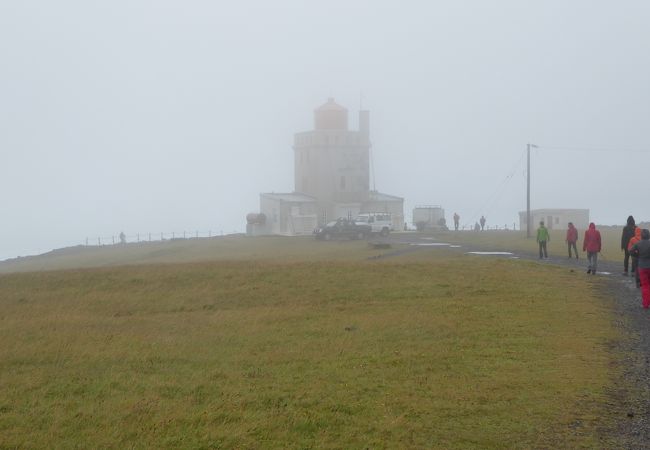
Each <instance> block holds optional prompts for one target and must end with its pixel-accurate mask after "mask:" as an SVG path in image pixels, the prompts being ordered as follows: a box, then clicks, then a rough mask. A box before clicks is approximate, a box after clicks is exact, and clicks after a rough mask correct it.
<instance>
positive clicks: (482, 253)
mask: <svg viewBox="0 0 650 450" xmlns="http://www.w3.org/2000/svg"><path fill="white" fill-rule="evenodd" d="M467 254H468V255H481V256H490V255H496V256H512V253H511V252H467Z"/></svg>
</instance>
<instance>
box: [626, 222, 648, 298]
mask: <svg viewBox="0 0 650 450" xmlns="http://www.w3.org/2000/svg"><path fill="white" fill-rule="evenodd" d="M630 253H631V254H632V255H635V256H636V257H637V258H639V263H638V266H637V270H638V273H639V278H641V297H642V298H643V308H644V309H648V308H649V307H650V231H648V230H646V229H644V230H643V231H641V240H640V241H639V242H637V243H636V244H634V245H633V246H632V249H631V250H630Z"/></svg>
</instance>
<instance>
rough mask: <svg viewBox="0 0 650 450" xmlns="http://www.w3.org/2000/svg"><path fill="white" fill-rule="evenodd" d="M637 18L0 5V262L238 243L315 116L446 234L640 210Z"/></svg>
mask: <svg viewBox="0 0 650 450" xmlns="http://www.w3.org/2000/svg"><path fill="white" fill-rule="evenodd" d="M649 19H650V4H648V3H647V2H644V1H641V0H639V1H621V2H616V3H613V2H605V1H586V0H583V1H579V0H576V1H572V2H563V1H547V2H521V1H514V0H513V1H495V2H481V1H463V2H424V1H412V2H389V1H381V0H372V1H370V0H355V1H343V0H332V1H329V2H325V3H323V2H305V1H299V0H294V1H290V0H279V1H275V2H265V1H238V2H208V1H190V2H178V1H166V0H163V1H142V0H131V1H124V0H115V1H112V2H104V3H95V2H84V1H81V0H79V1H70V0H62V1H58V2H46V1H20V2H2V3H0V192H2V208H1V211H2V214H1V215H0V217H1V219H2V220H0V236H1V237H0V259H5V258H9V257H14V256H18V255H26V254H32V253H40V252H45V251H48V250H50V249H53V248H57V247H63V246H70V245H77V244H82V243H84V241H85V239H86V238H87V237H90V238H93V237H98V236H101V237H106V236H116V235H118V234H119V233H120V232H121V231H124V232H125V233H126V234H128V235H129V236H133V235H135V234H136V233H142V237H143V239H144V238H145V236H146V235H147V233H149V232H151V233H153V234H155V235H158V236H159V235H160V233H161V232H164V233H171V232H176V233H182V232H183V231H186V232H187V233H194V232H195V231H200V232H202V233H206V232H211V233H212V234H220V233H222V232H223V233H231V232H233V231H239V232H243V231H244V229H245V225H246V218H245V217H246V214H247V213H248V212H252V211H258V210H259V206H260V205H259V201H260V200H259V194H260V193H261V192H291V191H293V189H294V185H293V176H294V175H293V174H294V167H293V163H294V154H293V150H292V145H293V135H294V133H296V132H299V131H306V130H311V129H312V128H313V110H314V108H316V107H318V106H319V105H321V104H322V103H324V102H325V101H326V100H327V98H328V97H334V98H335V99H336V101H337V102H338V103H339V104H341V105H343V106H345V107H347V108H348V110H349V112H350V118H351V123H350V126H351V128H356V127H357V123H356V119H355V117H356V113H357V111H358V110H359V108H360V106H362V107H363V108H364V109H368V110H369V111H370V139H371V141H372V157H373V164H374V179H373V180H371V185H373V184H374V185H375V186H376V188H377V189H378V190H380V191H382V192H389V193H391V194H394V195H398V196H401V197H404V199H405V203H404V213H405V216H406V220H407V222H410V218H409V216H410V213H411V210H412V208H413V207H414V206H416V205H421V204H436V205H442V206H443V207H444V208H445V210H446V215H447V220H448V221H450V220H451V216H452V215H453V213H454V212H458V213H459V214H460V216H461V222H462V223H463V224H473V223H474V221H476V220H477V219H478V217H480V216H481V215H485V216H486V218H487V221H488V225H499V226H503V225H505V224H508V225H509V226H511V225H512V223H513V222H517V224H518V215H517V213H518V211H521V210H524V209H525V207H526V191H525V188H526V181H525V150H526V144H527V143H533V144H536V145H538V146H539V148H538V149H536V150H534V151H533V152H532V169H531V175H532V205H531V206H532V207H533V208H589V209H590V210H591V219H592V220H594V221H596V222H597V223H600V224H623V223H624V222H625V218H626V217H627V216H628V215H629V214H633V215H634V216H635V217H636V218H637V220H638V221H640V220H650V211H649V210H648V207H647V202H646V201H645V200H643V198H644V195H643V190H644V187H645V186H644V183H643V182H644V180H645V178H646V177H645V168H644V166H645V160H646V159H647V158H648V152H650V143H649V139H648V121H649V119H650V85H649V84H648V80H649V79H650V60H649V59H648V57H647V55H649V54H650V28H648V25H647V24H648V22H649Z"/></svg>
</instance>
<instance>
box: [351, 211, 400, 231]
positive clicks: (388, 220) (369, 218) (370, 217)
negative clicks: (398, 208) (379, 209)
mask: <svg viewBox="0 0 650 450" xmlns="http://www.w3.org/2000/svg"><path fill="white" fill-rule="evenodd" d="M357 222H358V223H364V224H368V225H370V229H371V231H372V232H373V233H379V234H380V235H382V236H388V233H390V231H391V230H392V229H393V217H392V216H391V215H390V213H363V214H359V215H358V216H357Z"/></svg>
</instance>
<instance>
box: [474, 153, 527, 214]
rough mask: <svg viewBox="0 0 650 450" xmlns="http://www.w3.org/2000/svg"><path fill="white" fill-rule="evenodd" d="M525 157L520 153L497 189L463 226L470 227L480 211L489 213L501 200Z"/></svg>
mask: <svg viewBox="0 0 650 450" xmlns="http://www.w3.org/2000/svg"><path fill="white" fill-rule="evenodd" d="M525 155H526V153H525V152H522V153H521V156H520V157H519V159H518V160H517V161H516V162H515V163H514V164H513V166H512V168H511V169H510V170H509V171H508V172H507V175H506V176H505V178H503V180H501V182H500V183H499V184H498V185H497V187H496V189H495V190H494V192H493V193H492V194H491V195H490V196H489V197H487V200H486V201H484V202H483V204H482V206H481V207H480V209H477V210H475V212H474V213H473V214H472V215H471V216H470V223H469V224H468V223H467V222H466V223H465V224H464V225H465V226H466V225H469V226H471V222H475V221H476V218H477V217H478V216H479V214H480V213H481V212H480V211H489V210H490V209H491V208H492V206H493V205H494V203H495V202H496V201H497V200H499V199H500V198H501V195H502V194H503V191H504V189H505V188H506V187H507V185H508V183H509V182H510V180H512V178H513V177H514V176H515V174H516V173H517V172H518V170H519V166H520V165H521V163H522V162H523V160H524V156H525Z"/></svg>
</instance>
